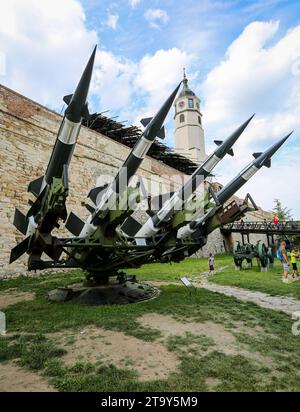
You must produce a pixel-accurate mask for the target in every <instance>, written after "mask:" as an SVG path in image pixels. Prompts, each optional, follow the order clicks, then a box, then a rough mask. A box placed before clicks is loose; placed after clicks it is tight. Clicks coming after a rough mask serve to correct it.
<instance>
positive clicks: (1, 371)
mask: <svg viewBox="0 0 300 412" xmlns="http://www.w3.org/2000/svg"><path fill="white" fill-rule="evenodd" d="M0 390H1V392H55V388H53V387H52V386H49V385H48V383H47V381H46V380H45V379H43V378H42V377H41V376H40V375H38V374H37V373H34V372H29V371H27V370H26V369H23V368H20V367H19V366H17V365H15V364H14V363H13V362H7V363H0Z"/></svg>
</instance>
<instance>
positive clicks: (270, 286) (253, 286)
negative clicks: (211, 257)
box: [209, 255, 300, 299]
mask: <svg viewBox="0 0 300 412" xmlns="http://www.w3.org/2000/svg"><path fill="white" fill-rule="evenodd" d="M228 257H229V255H228V256H226V255H225V256H219V257H217V258H216V267H218V266H222V265H224V264H225V265H226V263H225V262H227V265H229V267H228V268H226V269H225V270H222V272H220V273H217V274H215V275H214V276H212V277H210V278H209V281H210V282H213V283H217V284H219V285H227V286H237V287H241V288H245V289H250V290H256V291H260V292H265V293H268V294H270V295H274V296H275V295H278V296H291V297H294V298H296V299H300V281H296V282H291V283H283V282H282V280H281V278H282V266H281V265H280V263H279V262H278V260H277V259H275V265H274V267H273V268H270V269H269V271H268V272H261V271H260V269H259V268H258V267H257V264H256V262H255V261H253V268H251V269H248V268H245V269H243V270H241V271H236V270H235V268H234V263H233V258H232V257H231V256H230V259H229V260H228Z"/></svg>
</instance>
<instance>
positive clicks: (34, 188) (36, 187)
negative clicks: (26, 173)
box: [27, 176, 44, 197]
mask: <svg viewBox="0 0 300 412" xmlns="http://www.w3.org/2000/svg"><path fill="white" fill-rule="evenodd" d="M43 180H44V176H41V177H38V178H37V179H35V180H33V181H32V182H30V183H29V185H28V189H27V191H28V192H30V193H32V194H33V195H34V196H35V197H38V195H39V193H40V190H41V186H42V183H43Z"/></svg>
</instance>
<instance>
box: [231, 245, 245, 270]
mask: <svg viewBox="0 0 300 412" xmlns="http://www.w3.org/2000/svg"><path fill="white" fill-rule="evenodd" d="M240 252H241V244H240V242H238V241H236V242H234V245H233V260H234V263H235V266H238V267H242V263H243V259H241V258H238V257H237V255H238V254H239V253H240Z"/></svg>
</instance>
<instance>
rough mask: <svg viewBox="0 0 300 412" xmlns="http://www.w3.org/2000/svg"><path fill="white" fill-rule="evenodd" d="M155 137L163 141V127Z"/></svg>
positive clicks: (164, 135)
mask: <svg viewBox="0 0 300 412" xmlns="http://www.w3.org/2000/svg"><path fill="white" fill-rule="evenodd" d="M157 137H159V138H160V139H164V138H165V137H166V134H165V127H164V126H163V127H162V128H161V129H160V131H159V132H158V133H157Z"/></svg>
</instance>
